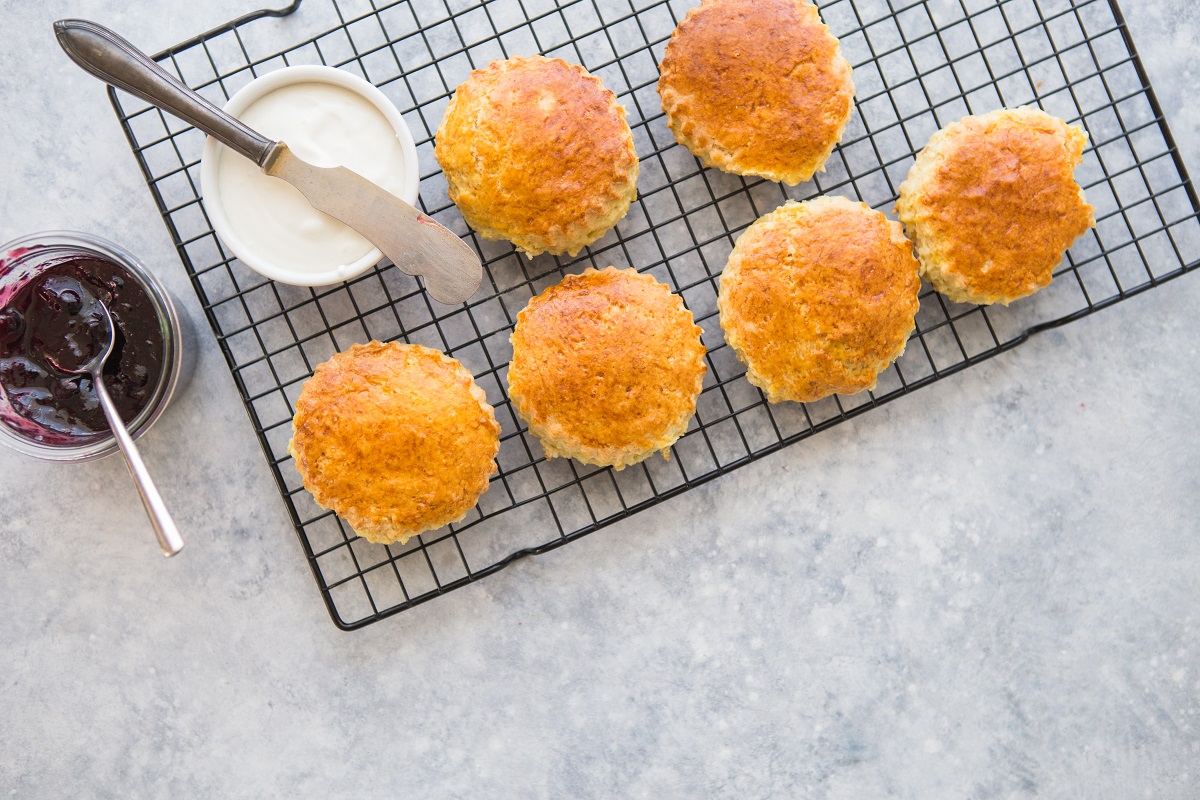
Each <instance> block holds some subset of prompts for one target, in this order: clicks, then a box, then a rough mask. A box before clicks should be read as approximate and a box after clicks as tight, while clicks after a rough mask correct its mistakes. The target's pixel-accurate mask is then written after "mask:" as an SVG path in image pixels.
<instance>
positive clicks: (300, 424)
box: [288, 342, 500, 544]
mask: <svg viewBox="0 0 1200 800" xmlns="http://www.w3.org/2000/svg"><path fill="white" fill-rule="evenodd" d="M292 425H293V436H292V441H291V442H290V443H289V445H288V452H289V453H291V454H292V456H293V458H295V461H296V469H297V470H299V472H300V477H301V479H302V480H303V482H304V488H306V489H308V491H310V492H312V495H313V498H314V499H316V501H317V503H318V504H320V505H321V507H323V508H329V509H332V510H333V511H334V512H336V513H337V514H338V516H340V517H343V518H344V519H345V520H346V521H347V522H349V523H350V526H351V527H352V528H354V530H355V532H356V533H358V534H359V535H360V536H362V537H363V538H365V539H369V540H370V541H372V542H378V543H382V544H387V543H391V542H395V541H399V542H402V543H403V542H406V541H408V539H409V537H411V536H415V535H416V534H418V533H422V532H423V531H427V530H432V529H434V528H440V527H441V526H443V525H446V524H448V523H450V522H457V521H458V520H460V519H462V518H463V517H464V516H465V515H466V513H467V512H468V511H470V510H471V509H472V508H474V506H475V503H476V502H477V501H478V500H479V497H480V495H482V494H483V493H484V492H485V491H487V488H488V479H489V478H490V477H491V476H492V475H494V474H495V472H496V462H495V457H496V453H497V452H498V451H499V449H500V426H499V424H497V422H496V415H495V413H494V412H493V410H492V407H491V406H490V405H488V403H487V397H486V395H485V394H484V392H483V390H482V389H480V388H479V386H478V385H477V384H476V383H475V380H474V378H472V376H471V373H470V372H468V371H467V370H466V368H465V367H463V365H462V364H460V363H459V362H458V361H456V360H454V359H452V358H450V357H448V356H446V355H445V354H443V353H440V352H438V351H437V350H432V349H430V348H428V347H423V346H421V345H415V344H402V343H397V342H391V343H388V344H383V343H381V342H370V343H369V344H356V345H354V346H353V347H351V348H350V349H349V350H347V351H345V352H344V353H338V354H337V355H335V356H333V358H331V359H329V360H328V361H326V362H325V363H323V364H320V365H319V366H317V368H316V370H315V371H314V372H313V376H312V377H311V378H309V380H308V381H307V382H305V384H304V387H303V388H302V389H301V390H300V397H299V399H298V400H297V401H296V414H295V417H294V418H293V420H292Z"/></svg>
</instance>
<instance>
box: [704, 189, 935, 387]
mask: <svg viewBox="0 0 1200 800" xmlns="http://www.w3.org/2000/svg"><path fill="white" fill-rule="evenodd" d="M917 273H918V265H917V260H916V259H915V258H914V257H913V252H912V243H911V242H909V241H908V239H906V238H905V237H904V231H903V229H902V228H901V227H900V223H898V222H893V221H891V220H889V219H888V218H887V217H885V216H884V215H883V214H882V213H880V212H879V211H875V210H873V209H871V208H870V207H869V206H867V205H866V204H864V203H855V202H852V201H850V200H847V199H845V198H844V197H818V198H816V199H814V200H809V201H807V202H804V203H796V202H789V203H788V204H786V205H784V206H782V207H780V208H778V209H776V210H775V211H773V212H771V213H770V214H767V215H766V216H764V217H761V218H760V219H759V220H758V221H757V222H755V223H754V224H753V225H751V226H750V227H749V228H748V229H747V230H746V232H745V233H743V234H742V235H741V237H740V238H739V239H738V240H737V244H736V245H735V246H734V248H733V253H732V254H730V256H729V263H728V264H727V265H726V267H725V271H724V272H722V273H721V290H720V294H719V296H718V298H717V307H718V309H719V310H720V312H721V328H722V329H723V330H724V331H725V340H726V341H727V342H728V343H729V346H730V347H732V348H733V351H734V352H735V353H736V354H737V357H738V358H739V359H741V361H742V363H744V364H745V365H746V377H747V378H748V379H749V380H750V382H751V383H752V384H754V385H755V386H757V387H758V388H760V389H762V390H763V391H764V392H765V393H766V395H767V399H768V400H770V401H771V402H772V403H777V402H779V401H781V400H796V401H799V402H802V403H808V402H812V401H814V400H819V399H821V398H822V397H827V396H829V395H831V394H835V393H840V394H854V393H855V392H860V391H862V390H863V389H873V388H875V382H876V379H877V378H878V376H879V373H880V372H882V371H883V370H885V369H886V368H887V367H888V365H889V364H891V363H892V362H893V361H895V360H896V359H897V358H899V357H900V355H901V354H902V353H903V352H904V346H905V344H906V343H907V342H908V336H909V334H910V333H912V331H913V328H914V326H915V323H914V320H915V318H916V314H917V306H918V304H919V303H918V300H917V296H918V294H919V293H920V290H921V279H920V277H919V276H918V274H917Z"/></svg>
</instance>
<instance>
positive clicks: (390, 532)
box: [288, 341, 500, 543]
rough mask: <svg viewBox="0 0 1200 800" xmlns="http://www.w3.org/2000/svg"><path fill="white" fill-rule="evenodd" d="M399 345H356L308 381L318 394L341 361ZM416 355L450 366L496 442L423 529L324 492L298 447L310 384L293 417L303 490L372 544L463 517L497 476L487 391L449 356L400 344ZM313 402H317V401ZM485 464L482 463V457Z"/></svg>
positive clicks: (293, 446) (292, 444)
mask: <svg viewBox="0 0 1200 800" xmlns="http://www.w3.org/2000/svg"><path fill="white" fill-rule="evenodd" d="M396 344H397V343H388V344H384V343H381V342H377V341H375V342H370V343H367V344H355V345H352V346H351V347H350V348H349V349H347V350H346V351H343V352H342V353H337V354H335V355H334V356H333V357H332V358H330V359H329V360H328V361H326V362H323V363H322V364H319V365H318V366H317V368H316V369H315V370H314V374H313V376H312V378H310V379H309V381H312V380H313V379H314V378H315V379H317V381H318V383H314V384H312V386H314V387H318V388H314V389H313V391H319V390H320V388H319V387H320V381H321V379H322V378H323V377H324V376H326V375H327V374H328V373H329V372H331V371H335V372H336V370H338V369H339V368H340V365H341V364H342V363H345V362H348V361H353V360H354V359H357V358H358V357H360V356H363V355H369V354H371V353H373V352H378V351H380V350H383V349H386V348H388V347H391V346H394V345H396ZM402 346H403V347H404V348H406V349H408V350H409V351H410V352H412V353H417V354H419V355H420V356H421V357H424V358H432V357H436V359H437V360H438V361H439V362H440V363H442V364H445V365H447V366H448V367H449V368H450V370H451V374H452V377H453V380H454V381H455V382H456V383H458V385H460V386H466V387H467V389H468V391H469V393H470V396H471V397H472V398H473V399H474V400H475V401H476V403H477V404H478V406H479V411H480V416H479V419H478V424H480V425H482V426H484V427H486V428H488V429H490V433H491V436H490V437H489V438H490V440H491V442H492V447H491V452H490V454H488V455H487V458H486V461H485V462H484V463H486V465H487V467H486V469H485V470H483V471H481V473H480V475H479V476H477V477H474V478H473V479H471V480H470V481H469V482H468V484H467V485H466V486H464V487H462V488H461V490H460V492H459V494H460V499H459V501H458V502H457V503H454V504H451V505H449V506H448V507H447V509H446V511H445V512H443V513H442V514H441V515H440V516H437V517H431V518H430V519H428V520H426V522H425V523H424V524H422V525H420V526H416V527H412V526H407V527H406V526H402V525H398V524H395V523H394V522H392V521H389V520H387V519H381V518H380V516H381V515H382V514H384V513H385V512H383V511H381V510H380V509H379V508H377V507H374V506H371V507H366V508H361V507H360V504H359V502H358V501H357V500H355V499H354V498H348V497H346V496H343V495H341V494H338V493H336V492H330V491H326V490H325V488H324V487H323V486H322V485H321V484H320V483H319V481H317V480H316V479H315V478H316V476H315V475H314V472H313V465H312V464H311V463H310V453H309V452H308V451H309V447H305V446H297V440H298V439H303V438H304V436H305V434H307V433H308V431H307V430H306V426H307V424H308V417H309V414H308V407H309V405H311V402H310V398H309V397H307V396H306V391H305V389H307V388H308V387H309V385H310V384H309V382H306V384H305V388H302V389H301V397H300V399H299V400H298V401H297V413H296V416H295V417H294V418H293V437H292V439H291V441H289V443H288V452H289V453H290V454H291V455H292V456H293V458H294V459H295V462H296V469H297V471H298V472H299V473H300V476H301V482H302V483H303V485H304V487H305V488H306V489H307V490H308V491H309V493H310V494H311V495H312V496H313V500H314V502H316V504H317V505H318V506H320V507H321V508H325V509H330V510H332V511H334V512H335V513H337V514H338V515H339V516H340V517H342V518H343V519H345V520H346V522H347V523H348V524H349V525H350V527H351V528H353V529H354V530H355V532H356V533H359V534H360V535H361V536H363V538H366V539H368V540H370V541H373V542H381V543H388V542H392V541H401V542H404V541H407V540H408V538H410V537H411V536H413V535H416V534H417V533H422V532H424V531H427V530H432V529H435V528H438V527H441V526H442V525H445V524H447V523H449V522H455V521H458V520H460V519H462V518H463V517H465V516H466V514H467V513H468V512H469V511H470V510H471V509H472V508H474V507H475V505H476V503H477V502H478V500H479V497H481V496H482V495H483V494H484V492H486V491H487V488H488V484H489V479H490V478H491V476H492V475H494V474H495V473H496V470H497V467H496V462H495V458H496V455H497V453H498V452H499V447H500V442H499V434H500V426H499V423H498V422H497V421H496V417H495V411H494V409H493V408H492V407H491V405H489V404H488V403H487V397H486V395H485V394H484V392H483V390H482V389H481V388H480V387H479V386H478V385H477V384H476V383H475V382H474V378H473V377H472V376H471V373H470V372H469V371H467V370H466V368H465V367H463V365H462V364H461V363H459V362H458V361H456V360H455V359H452V358H450V357H449V356H447V355H446V354H445V353H442V352H440V351H438V350H434V349H432V348H428V347H424V346H422V345H402ZM312 402H315V400H313V401H312ZM317 445H319V442H314V443H313V446H317ZM321 454H322V452H321V451H320V450H318V452H317V453H316V457H320V455H321ZM481 460H482V459H481Z"/></svg>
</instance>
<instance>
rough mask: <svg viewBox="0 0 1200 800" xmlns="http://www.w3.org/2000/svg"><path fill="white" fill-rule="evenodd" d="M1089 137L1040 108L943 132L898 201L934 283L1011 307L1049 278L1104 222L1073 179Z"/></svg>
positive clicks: (963, 298)
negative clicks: (1098, 222)
mask: <svg viewBox="0 0 1200 800" xmlns="http://www.w3.org/2000/svg"><path fill="white" fill-rule="evenodd" d="M1086 143H1087V135H1086V134H1085V133H1084V132H1083V130H1081V129H1080V128H1079V127H1077V126H1074V125H1068V124H1067V123H1065V122H1063V121H1062V120H1060V119H1058V118H1057V117H1053V116H1051V115H1049V114H1047V113H1045V112H1044V111H1041V110H1039V109H1034V108H1015V109H1000V110H998V111H993V112H991V113H988V114H984V115H982V116H971V117H966V118H964V119H962V120H960V121H959V122H956V123H954V124H952V125H948V126H947V127H945V128H943V129H942V130H940V131H938V132H937V133H935V134H934V135H933V137H932V138H931V139H930V140H929V144H928V145H927V146H926V147H925V149H924V150H922V151H921V152H920V154H919V155H918V156H917V159H916V162H915V163H914V164H913V166H912V169H911V170H910V171H909V174H908V178H907V179H906V180H905V181H904V183H903V184H901V186H900V192H899V194H900V199H899V201H898V202H897V203H896V210H897V212H898V214H899V216H900V219H901V220H902V221H903V222H904V224H905V226H906V227H907V229H908V232H909V234H910V235H911V236H912V237H913V240H914V241H915V243H916V245H917V254H918V256H919V257H920V259H921V266H922V271H923V274H924V275H925V276H926V277H928V278H929V280H930V282H931V283H932V284H933V286H934V288H936V289H937V290H938V291H939V292H942V293H943V294H945V295H947V296H948V297H949V298H950V299H952V300H956V301H958V302H970V303H1004V304H1008V303H1010V302H1012V301H1013V300H1016V299H1019V298H1021V297H1026V296H1028V295H1030V294H1033V293H1034V292H1036V291H1037V290H1038V289H1040V288H1042V287H1044V286H1046V285H1047V284H1049V283H1050V280H1051V278H1052V277H1053V272H1054V268H1055V267H1056V266H1058V264H1059V263H1060V262H1061V261H1062V258H1063V253H1064V251H1066V250H1067V248H1069V247H1070V246H1071V244H1072V243H1073V242H1074V241H1075V239H1076V238H1078V237H1079V236H1081V235H1083V234H1084V233H1085V232H1086V231H1087V230H1088V229H1089V228H1091V227H1092V226H1094V225H1095V209H1093V208H1092V206H1090V205H1088V203H1087V200H1086V198H1085V197H1084V193H1083V190H1082V189H1081V188H1080V187H1079V184H1077V183H1076V182H1075V176H1074V172H1075V167H1077V166H1078V165H1079V163H1080V161H1082V160H1083V148H1084V146H1085V145H1086Z"/></svg>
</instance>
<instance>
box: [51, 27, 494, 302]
mask: <svg viewBox="0 0 1200 800" xmlns="http://www.w3.org/2000/svg"><path fill="white" fill-rule="evenodd" d="M54 34H55V37H56V38H57V39H58V43H59V45H60V46H61V47H62V48H63V50H64V51H66V53H67V55H68V56H70V58H71V60H72V61H74V62H75V63H76V64H78V65H79V66H80V67H82V68H83V69H84V70H86V71H87V72H89V73H91V74H92V75H94V76H96V77H97V78H100V80H102V81H104V82H106V83H108V84H111V85H113V86H116V87H117V88H119V89H123V90H125V91H127V92H129V93H130V94H133V95H135V96H137V97H140V98H142V99H143V100H145V101H146V102H148V103H151V104H152V105H155V106H157V107H158V108H161V109H162V110H163V111H166V112H167V113H169V114H173V115H174V116H176V117H179V118H180V119H182V120H183V121H184V122H187V123H190V124H191V125H194V126H195V127H196V128H199V129H200V130H201V131H203V132H204V133H207V134H208V135H209V136H212V137H213V138H215V139H217V140H218V141H219V142H221V143H222V144H224V145H226V146H227V147H229V148H231V149H232V150H234V151H235V152H237V153H239V154H241V155H242V156H245V157H246V158H248V159H250V160H251V161H253V162H254V163H255V164H257V165H258V166H259V167H260V168H261V169H262V170H263V172H265V173H266V174H267V175H271V176H273V177H276V178H279V179H281V180H285V181H287V182H288V183H290V184H291V185H292V186H295V187H296V189H298V190H299V191H300V193H301V194H302V195H304V197H305V199H306V200H308V202H309V203H310V204H311V205H312V207H313V208H315V209H317V210H318V211H322V212H324V213H326V214H328V215H329V216H331V217H333V218H334V219H336V220H338V221H339V222H342V223H344V224H345V225H347V226H348V227H350V228H352V229H354V230H355V231H357V232H358V233H359V234H361V235H362V236H363V238H364V239H366V240H367V241H369V242H370V243H371V244H373V245H375V246H376V247H377V248H379V250H380V252H382V253H383V254H384V255H385V256H386V257H387V258H389V259H391V261H392V263H393V264H395V265H396V267H397V268H398V269H399V270H400V271H402V272H404V273H406V274H408V275H414V276H420V277H421V278H422V280H423V281H424V284H425V290H426V291H427V292H429V294H430V296H431V297H433V299H435V300H437V301H438V302H439V303H445V304H447V305H456V304H458V303H465V302H466V301H467V300H469V299H470V298H471V296H472V295H474V294H475V292H476V291H477V290H478V289H479V285H480V283H481V282H482V280H483V264H482V263H480V260H479V256H477V255H476V254H475V251H474V250H472V249H471V248H470V247H468V246H467V245H466V243H465V242H463V240H462V239H460V238H459V237H458V236H457V235H455V234H454V232H453V231H451V230H450V229H448V228H446V227H445V226H443V225H441V224H439V223H438V222H436V221H434V220H433V219H431V218H430V217H429V216H428V215H426V214H424V213H422V212H421V211H420V210H418V209H417V208H415V207H413V206H411V205H409V204H408V203H406V202H404V201H403V200H401V199H400V198H399V197H396V196H395V195H393V194H391V193H390V192H388V191H386V190H384V189H382V188H380V187H379V186H377V185H376V184H374V183H372V182H371V181H369V180H367V179H366V178H364V177H362V176H361V175H358V174H357V173H355V172H352V171H351V170H348V169H346V168H345V167H333V168H329V167H318V166H315V165H313V164H309V163H308V162H306V161H304V160H303V159H301V158H300V157H298V156H297V155H296V154H295V153H293V152H292V151H291V150H289V149H288V147H287V145H286V144H284V143H283V142H275V141H272V140H270V139H268V138H266V137H265V136H262V135H261V134H259V133H257V132H256V131H254V130H252V129H251V128H249V127H247V126H246V125H245V124H243V123H242V122H240V121H239V120H237V119H235V118H234V117H232V116H230V115H229V114H226V113H225V112H224V111H223V110H221V109H220V108H218V107H217V106H215V105H214V104H212V103H210V102H209V101H208V100H206V99H204V98H203V97H201V96H200V95H198V94H197V93H196V92H194V91H192V90H191V89H189V88H188V87H187V86H184V85H183V83H181V82H180V81H179V80H178V79H176V78H175V77H174V76H172V75H170V74H169V73H168V72H166V71H165V70H164V69H163V68H162V67H160V66H159V65H158V64H157V63H155V62H154V60H153V59H151V58H150V57H149V56H147V55H146V54H145V53H143V52H142V51H140V50H138V49H137V48H136V47H134V46H133V45H132V44H130V43H129V42H127V41H126V40H125V39H123V38H121V37H120V36H118V35H117V34H116V33H114V32H113V31H111V30H109V29H108V28H106V27H104V26H103V25H100V24H98V23H95V22H91V21H89V20H82V19H63V20H59V21H58V22H55V23H54Z"/></svg>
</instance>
